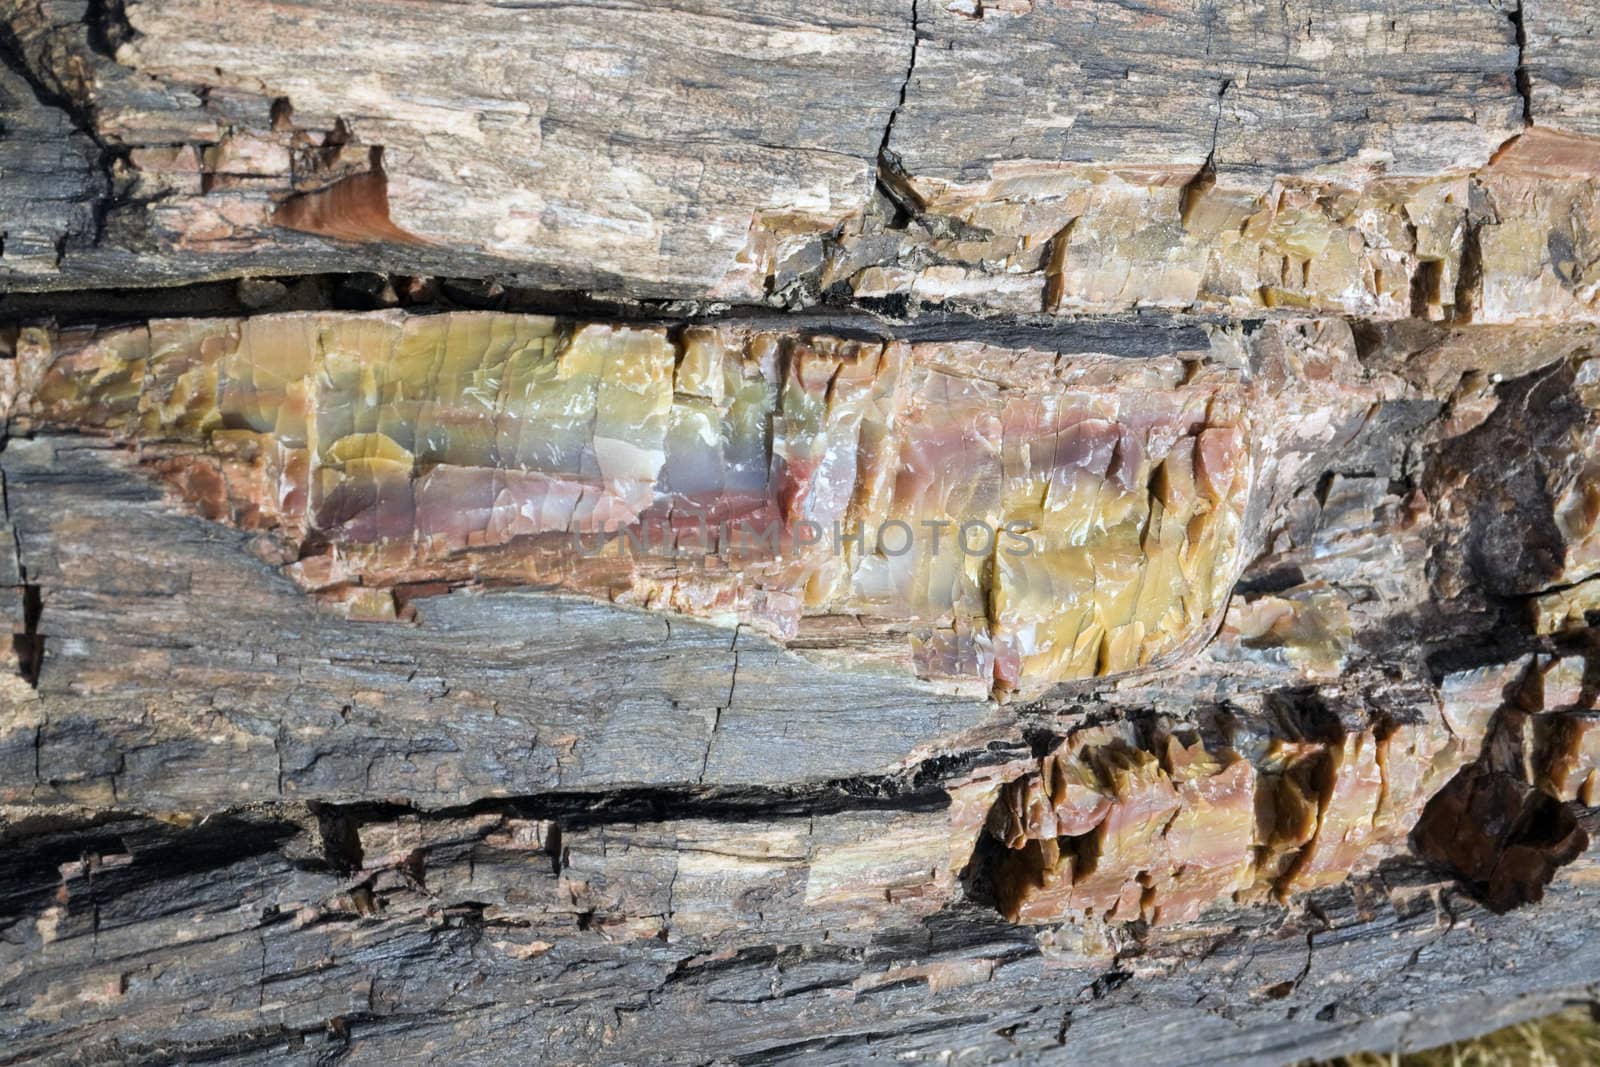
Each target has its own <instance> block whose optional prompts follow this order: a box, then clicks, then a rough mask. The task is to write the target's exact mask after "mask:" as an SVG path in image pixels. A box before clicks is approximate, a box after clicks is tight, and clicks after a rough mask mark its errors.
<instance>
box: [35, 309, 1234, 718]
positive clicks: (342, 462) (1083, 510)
mask: <svg viewBox="0 0 1600 1067" xmlns="http://www.w3.org/2000/svg"><path fill="white" fill-rule="evenodd" d="M1202 355H1203V354H1201V353H1196V354H1195V358H1193V359H1191V360H1190V361H1189V362H1185V361H1183V360H1181V359H1179V358H1175V357H1162V358H1154V359H1147V360H1131V359H1125V358H1116V357H1110V356H1095V355H1082V356H1073V357H1071V358H1065V357H1060V356H1057V355H1056V354H1054V353H1047V352H1036V351H1027V350H1012V349H998V348H994V347H989V346H983V345H977V344H971V343H959V344H948V345H937V344H918V345H914V346H913V345H908V344H905V343H901V342H888V343H880V342H862V341H851V340H841V339H837V338H828V337H807V336H802V335H798V334H794V333H776V332H762V331H754V330H749V329H743V328H731V327H729V328H688V329H682V330H679V331H671V330H668V329H666V328H658V327H637V326H621V325H582V324H573V323H567V322H563V321H559V320H555V319H551V318H543V317H536V316H525V315H510V314H490V313H452V314H441V315H431V316H421V315H404V314H401V313H381V314H374V315H357V314H341V313H331V312H330V313H294V314H285V315H271V316H262V317H258V318H250V319H211V320H163V321H154V322H151V323H148V324H146V325H141V326H135V327H125V328H118V329H112V330H98V331H93V330H74V331H61V332H54V333H53V332H51V331H48V330H44V329H29V330H25V331H24V332H23V336H22V337H21V339H20V343H19V366H20V367H22V368H23V369H22V371H21V374H22V376H23V381H22V389H21V395H20V396H19V399H18V402H17V404H16V411H15V414H16V415H17V416H19V417H21V418H23V419H27V420H31V421H32V422H34V423H35V424H54V425H67V426H75V427H90V428H99V429H101V430H104V431H106V432H109V433H112V434H114V435H116V436H119V437H121V438H123V439H125V440H128V441H137V442H140V443H141V444H142V446H143V447H144V448H145V451H146V454H147V455H149V456H154V457H155V458H156V461H157V462H158V463H159V466H160V469H161V471H162V472H163V473H164V474H165V476H166V477H168V478H169V479H170V480H171V481H172V483H173V484H174V485H175V486H176V487H177V488H178V489H179V490H180V491H182V492H183V493H184V494H185V495H186V496H188V497H189V498H190V499H192V500H194V501H196V502H197V503H199V504H200V505H201V506H202V508H203V509H204V511H205V513H206V514H208V515H209V516H211V517H213V518H218V519H225V520H229V521H233V522H236V523H239V524H241V525H245V526H250V527H257V528H270V529H275V530H278V531H281V532H282V533H283V534H284V535H285V536H287V537H288V538H290V539H291V540H293V541H294V542H296V546H295V547H296V554H297V555H298V556H299V559H298V561H297V562H295V563H294V564H292V565H290V571H291V573H292V574H293V576H294V577H295V578H296V579H297V580H298V581H299V582H300V583H301V584H302V585H304V586H306V587H308V588H313V589H318V590H335V589H344V590H346V591H348V590H349V589H351V588H357V587H359V588H362V589H372V588H377V589H382V588H388V587H394V586H400V585H408V586H414V585H417V584H419V583H446V584H450V583H465V582H487V583H496V584H506V583H515V584H532V585H539V586H545V587H555V588H562V589H568V590H574V591H578V592H583V593H589V594H593V595H598V596H604V597H608V598H611V599H615V600H618V601H621V602H627V603H634V604H639V605H641V606H646V607H652V608H665V609H671V610H678V611H683V612H688V613H692V614H696V615H700V616H705V617H709V618H714V619H718V620H721V621H742V622H747V623H753V624H756V625H759V626H761V627H763V628H765V629H766V630H768V631H769V632H772V633H774V634H776V635H778V636H780V637H792V636H794V635H795V634H796V633H797V632H798V631H799V630H800V628H801V627H802V626H803V625H807V624H808V623H807V620H812V619H814V617H817V616H845V617H853V618H854V619H855V620H859V622H860V625H861V626H862V627H863V628H864V632H876V633H877V634H879V635H881V634H882V633H884V632H893V633H904V634H906V635H908V637H909V641H910V647H911V649H912V659H913V662H914V665H915V668H916V670H917V671H918V673H919V674H921V675H922V676H924V677H927V678H934V679H944V680H956V681H967V682H977V683H980V684H981V685H983V686H984V687H986V688H992V689H994V690H996V691H998V692H1002V693H1004V692H1010V691H1012V690H1014V689H1017V688H1019V687H1031V688H1038V687H1040V686H1042V685H1044V684H1047V683H1051V682H1056V681H1060V680H1064V679H1075V678H1087V677H1091V676H1097V675H1106V674H1113V673H1117V672H1122V671H1127V670H1131V669H1135V668H1138V667H1141V666H1145V665H1147V664H1150V663H1152V662H1153V661H1155V660H1156V659H1157V658H1159V657H1166V656H1171V655H1173V654H1176V653H1177V652H1179V651H1181V650H1182V649H1184V648H1185V647H1188V646H1192V645H1194V644H1196V643H1197V642H1198V641H1200V640H1203V639H1204V637H1205V636H1207V635H1208V634H1209V633H1210V631H1211V629H1212V628H1213V626H1214V623H1215V619H1216V618H1217V615H1218V612H1219V610H1220V608H1221V606H1222V603H1223V601H1224V599H1225V598H1226V596H1227V593H1228V589H1229V587H1230V585H1231V582H1232V579H1233V576H1234V574H1235V572H1236V570H1237V568H1238V565H1239V549H1240V542H1241V524H1242V520H1243V515H1244V512H1245V506H1246V501H1247V497H1248V494H1249V488H1250V462H1249V450H1248V436H1247V434H1246V433H1245V430H1244V427H1243V417H1242V410H1241V408H1242V403H1241V399H1240V396H1241V393H1240V387H1239V384H1238V382H1237V379H1236V378H1235V377H1234V376H1233V375H1232V374H1230V373H1228V372H1226V371H1223V370H1221V369H1219V368H1216V367H1211V366H1208V365H1206V364H1205V363H1204V361H1203V359H1201V358H1200V357H1201V356H1202ZM607 535H610V538H609V540H608V536H607Z"/></svg>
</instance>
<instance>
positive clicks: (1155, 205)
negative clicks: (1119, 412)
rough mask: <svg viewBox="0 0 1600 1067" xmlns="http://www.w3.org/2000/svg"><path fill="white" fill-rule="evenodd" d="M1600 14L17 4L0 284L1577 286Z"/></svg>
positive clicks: (1279, 294) (1355, 292)
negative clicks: (443, 277) (366, 276)
mask: <svg viewBox="0 0 1600 1067" xmlns="http://www.w3.org/2000/svg"><path fill="white" fill-rule="evenodd" d="M1594 15H1595V12H1594V4H1593V2H1592V0H1583V2H1579V3H1562V4H1557V3H1548V2H1530V3H1526V4H1499V3H1483V2H1479V0H1449V2H1445V3H1438V2H1431V0H1402V2H1395V3H1386V4H1381V5H1379V4H1375V3H1373V2H1372V0H1335V2H1332V3H1317V4H1308V3H1300V2H1292V3H1284V4H1279V5H1277V6H1272V5H1265V6H1263V5H1260V4H1256V3H1243V2H1226V3H1218V4H1206V5H1201V6H1199V7H1195V6H1193V5H1183V4H1168V5H1156V6H1150V5H1140V4H1129V3H1121V2H1114V0H1112V2H1105V3H1092V4H1091V3H1034V2H1032V0H1003V2H996V3H987V4H983V3H978V2H976V0H944V2H933V0H929V2H926V3H920V4H917V5H913V4H911V3H910V2H909V0H899V2H895V0H872V2H870V3H859V4H856V5H853V6H852V8H851V9H850V11H849V12H848V13H844V12H834V11H831V10H818V9H817V8H816V7H815V6H814V5H800V4H796V3H793V2H792V0H761V2H759V3H754V4H752V3H728V2H725V0H691V2H686V3H681V4H674V5H672V6H671V7H669V8H659V9H658V8H654V7H648V6H647V7H645V8H639V9H633V8H629V9H627V10H626V11H622V10H615V9H610V8H604V7H601V8H597V9H594V10H590V9H588V8H586V6H585V5H582V4H575V5H556V6H542V7H535V8H527V9H520V8H519V9H515V10H513V9H504V10H502V9H500V8H496V7H493V6H482V5H475V4H468V5H466V6H464V7H463V6H462V5H460V4H453V5H438V4H435V3H417V2H415V0H360V2H355V3H351V2H344V0H337V2H336V0H293V2H289V3H281V4H246V5H242V6H237V5H228V4H220V3H216V2H214V0H162V2H160V3H155V2H148V0H146V2H128V3H125V4H118V5H114V6H113V7H112V8H110V9H102V8H100V7H99V6H97V5H85V4H82V3H77V4H74V3H49V4H44V3H40V2H39V0H4V2H3V3H0V18H3V19H4V20H5V23H6V27H7V29H8V31H9V33H8V40H12V41H13V42H14V44H12V45H10V46H8V47H11V48H12V50H14V51H15V52H16V53H17V63H16V65H15V67H14V68H13V67H8V68H7V70H6V72H5V73H4V74H3V75H0V77H3V78H4V87H3V88H0V108H4V114H5V116H6V121H5V123H4V125H5V127H6V128H7V129H9V130H16V131H21V132H20V133H19V134H17V135H15V136H11V137H9V138H8V139H7V140H6V141H4V142H0V145H3V147H0V154H3V157H4V158H5V159H6V160H7V173H8V175H14V176H17V178H18V180H15V181H10V182H8V183H7V185H6V187H5V189H4V190H0V223H3V224H0V231H4V232H7V233H8V234H9V236H8V238H7V241H6V245H5V246H4V247H3V248H0V275H3V276H4V277H6V278H7V280H8V281H9V282H10V283H12V284H17V285H23V286H27V287H46V288H57V287H61V286H70V285H75V284H85V283H89V282H94V283H98V284H127V283H128V282H129V281H133V280H143V281H168V282H170V281H179V280H185V279H189V280H193V279H200V278H213V277H218V276H223V275H238V274H251V273H258V272H266V271H313V270H371V269H390V270H400V271H405V272H407V273H418V272H431V273H441V274H449V275H457V276H459V275H470V276H488V275H495V276H498V277H501V278H507V277H510V278H512V279H513V280H515V281H517V282H520V283H524V284H534V285H539V286H544V287H552V286H553V287H560V288H571V289H583V290H589V291H600V292H606V293H611V294H616V295H624V296H630V297H638V296H685V297H698V298H713V299H729V300H734V301H739V302H750V303H756V302H771V303H776V304H782V305H784V306H796V305H809V304H815V303H817V302H818V301H819V299H820V298H821V297H822V294H824V293H829V294H832V295H833V296H834V297H837V296H838V295H840V294H841V293H842V292H848V293H849V294H853V295H854V296H855V297H856V298H857V299H859V300H862V301H877V300H882V299H890V300H892V301H893V302H894V303H893V304H891V307H893V306H898V305H899V304H902V303H903V304H904V305H906V306H910V307H915V306H918V305H945V306H950V307H956V308H972V309H978V310H984V311H988V312H991V313H994V312H1004V313H1019V312H1027V313H1037V312H1039V311H1040V310H1044V311H1047V312H1059V313H1063V314H1074V313H1079V312H1082V311H1085V310H1125V309H1128V308H1133V307H1164V308H1188V309H1197V310H1211V311H1222V312H1227V313H1235V314H1237V313H1240V312H1246V311H1247V312H1250V313H1259V312H1262V311H1266V310H1271V309H1276V308H1286V307H1287V308H1294V309H1300V310H1311V311H1316V312H1321V313H1345V314H1361V315H1370V316H1378V317H1383V318H1405V317H1409V316H1418V317H1425V318H1434V319H1439V318H1450V319H1455V320H1470V321H1485V322H1487V321H1498V322H1504V321H1516V320H1522V319H1527V318H1533V317H1541V318H1550V317H1557V316H1559V317H1565V318H1574V317H1580V318H1589V319H1592V318H1593V317H1594V316H1595V314H1596V310H1595V306H1594V284H1593V283H1594V279H1593V278H1592V277H1590V276H1589V275H1590V274H1591V273H1592V269H1591V268H1590V267H1589V266H1588V264H1591V263H1592V262H1593V261H1594V259H1595V258H1596V253H1595V250H1594V249H1593V248H1592V247H1591V244H1592V240H1593V239H1592V237H1591V235H1592V234H1595V233H1597V232H1600V220H1597V216H1596V212H1597V198H1596V189H1597V184H1596V181H1597V178H1600V152H1597V149H1596V142H1595V140H1594V139H1593V137H1594V135H1595V134H1596V133H1597V132H1600V131H1597V130H1596V129H1595V128H1594V126H1595V123H1594V120H1593V116H1594V114H1595V113H1596V112H1597V111H1600V104H1597V103H1596V101H1597V99H1600V94H1597V93H1596V90H1595V88H1594V81H1595V80H1594V79H1593V78H1592V77H1590V76H1589V74H1590V64H1589V61H1588V60H1587V59H1586V58H1585V57H1586V56H1588V55H1590V54H1591V53H1592V52H1593V48H1592V47H1591V46H1592V44H1593V32H1594V31H1593V27H1594V26H1595V24H1596V23H1595V17H1594ZM1519 27H1520V33H1519ZM351 41H361V42H364V44H363V46H362V47H359V48H355V47H351V46H350V44H349V42H351ZM529 57H536V58H535V59H531V60H530V59H529ZM1530 122H1531V125H1530ZM75 127H76V128H75ZM41 133H48V134H51V136H46V137H43V138H41V137H40V134H41ZM1522 142H1529V144H1528V145H1525V146H1523V147H1522V148H1519V147H1517V146H1518V145H1519V144H1521V143H1522ZM58 146H59V147H58ZM101 146H103V149H104V150H103V151H102V150H100V147H101ZM1524 149H1526V150H1524ZM1535 158H1536V159H1537V161H1538V165H1537V166H1536V167H1532V168H1531V169H1530V166H1529V164H1530V162H1531V161H1532V160H1534V159H1535ZM51 174H58V175H59V180H57V181H50V180H48V176H49V175H51ZM880 178H881V183H880V181H879V179H880ZM901 216H904V217H901Z"/></svg>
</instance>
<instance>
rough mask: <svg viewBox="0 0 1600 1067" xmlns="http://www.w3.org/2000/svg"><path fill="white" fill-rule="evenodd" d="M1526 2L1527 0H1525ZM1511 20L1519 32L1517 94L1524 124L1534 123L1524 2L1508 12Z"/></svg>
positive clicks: (1507, 14)
mask: <svg viewBox="0 0 1600 1067" xmlns="http://www.w3.org/2000/svg"><path fill="white" fill-rule="evenodd" d="M1524 2H1525V0H1524ZM1506 17H1507V18H1509V19H1510V20H1511V25H1512V27H1513V28H1515V30H1516V34H1517V73H1516V83H1517V95H1518V96H1520V97H1522V124H1523V125H1524V126H1532V125H1533V79H1532V78H1531V77H1530V76H1529V74H1528V28H1527V26H1526V25H1525V22H1524V20H1525V19H1526V17H1527V16H1526V13H1525V12H1524V11H1523V10H1522V3H1520V2H1519V3H1518V4H1517V6H1516V7H1514V8H1512V9H1511V10H1510V11H1508V12H1507V13H1506Z"/></svg>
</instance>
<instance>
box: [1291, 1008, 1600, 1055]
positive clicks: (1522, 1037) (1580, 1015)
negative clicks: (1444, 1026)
mask: <svg viewBox="0 0 1600 1067" xmlns="http://www.w3.org/2000/svg"><path fill="white" fill-rule="evenodd" d="M1585 1064H1600V1023H1597V1022H1596V1021H1595V1019H1594V1017H1593V1015H1591V1014H1590V1011H1589V1009H1588V1008H1587V1007H1579V1008H1568V1009H1567V1010H1566V1011H1559V1012H1556V1013H1555V1014H1554V1015H1547V1016H1545V1017H1544V1018H1542V1019H1530V1020H1529V1021H1527V1022H1525V1023H1517V1024H1516V1025H1515V1026H1508V1027H1506V1028H1505V1029H1503V1030H1496V1031H1494V1032H1493V1033H1489V1034H1485V1035H1483V1036H1482V1037H1480V1038H1477V1039H1476V1040H1473V1041H1460V1042H1456V1043H1454V1044H1449V1045H1444V1046H1441V1047H1440V1048H1435V1049H1428V1050H1427V1051H1425V1052H1407V1053H1398V1054H1397V1053H1379V1052H1363V1053H1359V1054H1357V1055H1354V1056H1345V1057H1342V1058H1340V1059H1337V1060H1331V1061H1328V1062H1327V1063H1325V1064H1323V1065H1321V1067H1584V1065H1585Z"/></svg>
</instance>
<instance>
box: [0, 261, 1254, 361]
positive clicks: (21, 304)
mask: <svg viewBox="0 0 1600 1067" xmlns="http://www.w3.org/2000/svg"><path fill="white" fill-rule="evenodd" d="M275 280H276V282H277V283H278V285H279V286H281V291H279V290H278V288H277V287H274V288H273V289H272V292H271V294H270V296H269V298H268V299H267V300H266V302H262V299H261V298H260V297H259V296H258V291H259V290H260V288H261V286H260V285H259V282H260V281H262V279H261V278H253V279H245V280H243V281H240V280H229V281H216V282H201V283H197V284H194V285H186V286H172V287H169V288H157V289H144V288H137V289H79V290H72V291H61V292H37V293H28V292H14V293H0V327H4V326H6V325H7V324H20V323H29V322H38V321H45V320H49V321H52V322H54V323H56V324H57V325H60V326H112V325H125V324H127V323H130V322H136V321H144V320H147V319H152V318H189V317H194V318H213V317H223V316H234V315H238V316H244V315H254V314H269V313H272V314H276V313H283V312H292V311H378V310H385V309H389V308H398V309H401V310H405V311H407V312H410V313H413V314H419V315H425V314H434V313H439V312H445V311H454V310H474V311H504V312H516V313H524V314H538V315H555V316H560V317H565V318H573V319H582V320H584V321H590V322H616V323H627V324H637V325H664V326H670V327H674V328H678V327H682V326H693V325H707V326H730V327H746V328H750V329H781V330H785V331H793V332H795V333H798V334H801V335H805V334H808V333H826V334H829V335H831V336H837V337H844V338H847V339H854V340H862V341H880V342H882V341H890V340H902V341H910V342H919V341H952V342H954V341H981V342H985V343H988V344H993V345H998V346H1009V347H1017V348H1038V349H1041V350H1046V351H1054V352H1058V353H1061V354H1063V355H1073V354H1079V353H1090V352H1092V353H1098V354H1103V355H1118V356H1127V357H1132V358H1148V357H1152V356H1169V355H1175V354H1178V353H1182V352H1204V351H1208V350H1209V349H1210V347H1211V340H1210V337H1209V334H1208V332H1207V330H1208V327H1215V326H1223V325H1227V324H1229V323H1230V322H1233V321H1234V320H1230V319H1228V318H1227V317H1226V316H1225V315H1223V314H1222V313H1217V314H1202V315H1193V314H1174V313H1171V312H1166V311H1138V312H1129V313H1126V314H1121V315H1106V316H1097V317H1095V318H1093V319H1082V320H1074V319H1064V318H1060V317H1057V316H1054V315H1048V314H1043V313H1040V314H1038V315H1032V316H1017V317H1012V318H1009V319H990V318H984V317H981V316H977V315H969V314H964V313H961V312H952V311H924V312H922V313H920V314H918V315H917V317H916V318H914V319H912V320H911V321H908V322H895V321H888V320H886V319H884V318H881V317H880V316H878V315H877V314H874V313H873V312H872V311H871V310H869V309H868V308H867V307H866V306H859V307H855V308H851V307H820V308H816V309H814V310H805V311H786V310H782V309H778V308H762V307H753V306H736V307H732V308H728V309H726V310H721V311H718V312H717V313H714V314H701V313H697V312H695V311H693V310H689V311H688V312H687V313H686V311H685V309H684V308H683V307H682V305H680V304H677V303H675V302H670V301H637V302H628V303H623V302H616V301H606V300H602V299H596V298H594V297H591V296H588V295H585V294H582V293H576V292H572V291H567V290H548V289H533V288H521V287H516V286H510V285H502V284H500V283H498V282H496V281H494V280H484V279H472V278H446V277H427V276H418V275H403V274H383V273H375V272H361V273H340V274H305V275H284V276H281V277H279V278H277V279H275ZM1255 324H1256V323H1255V322H1254V320H1245V321H1244V322H1243V324H1242V326H1241V328H1242V329H1244V330H1245V332H1246V333H1248V332H1250V330H1251V329H1252V327H1253V326H1254V325H1255Z"/></svg>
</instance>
